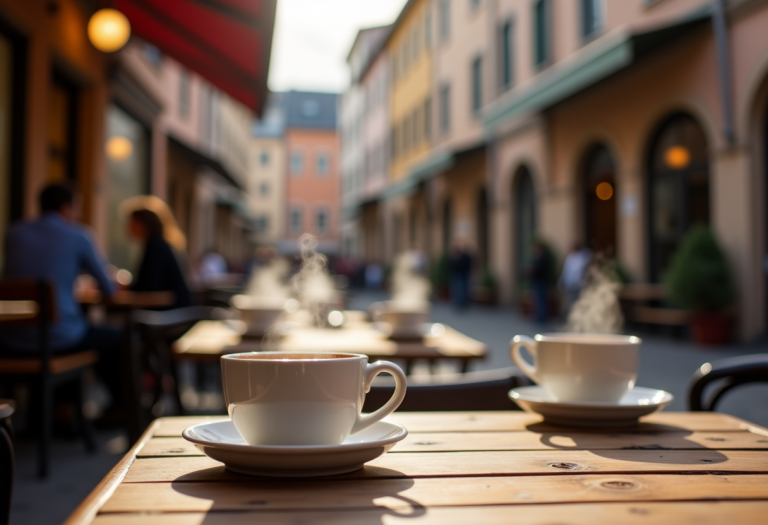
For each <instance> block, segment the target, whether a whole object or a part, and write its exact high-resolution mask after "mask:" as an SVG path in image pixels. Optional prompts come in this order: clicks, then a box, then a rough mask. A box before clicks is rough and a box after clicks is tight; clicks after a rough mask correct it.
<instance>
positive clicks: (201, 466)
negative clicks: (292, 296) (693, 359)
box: [68, 412, 768, 525]
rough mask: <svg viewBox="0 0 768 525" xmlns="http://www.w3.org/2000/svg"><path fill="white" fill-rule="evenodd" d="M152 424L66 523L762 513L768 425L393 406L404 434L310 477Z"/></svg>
mask: <svg viewBox="0 0 768 525" xmlns="http://www.w3.org/2000/svg"><path fill="white" fill-rule="evenodd" d="M211 419H220V418H200V417H194V418H164V419H160V420H157V421H155V423H154V424H153V425H152V426H151V427H150V428H149V429H148V430H147V432H146V433H145V434H144V436H143V438H142V439H141V440H140V441H139V442H138V443H137V444H136V446H135V447H134V448H133V449H132V450H131V451H130V452H129V453H128V455H126V457H125V458H124V459H123V460H122V461H121V462H120V464H118V466H117V467H115V469H114V470H113V471H112V472H111V473H110V474H109V475H108V476H107V477H106V478H105V480H104V481H103V482H102V484H101V485H99V487H97V489H96V490H95V491H94V492H93V493H92V494H91V495H90V496H89V497H88V499H86V501H85V502H83V504H82V505H81V506H80V508H78V510H77V511H76V512H75V513H74V514H73V515H72V516H71V518H70V520H69V521H68V523H70V524H76V523H77V524H80V523H96V524H98V525H117V524H120V525H129V524H136V525H144V524H146V523H148V522H151V523H160V524H174V525H180V524H206V525H209V524H219V523H222V524H223V523H227V524H250V523H286V524H287V523H324V524H325V523H327V524H338V523H342V524H359V523H363V524H380V523H411V522H418V523H429V524H431V523H434V524H446V523H461V524H465V523H478V524H480V523H482V524H487V523H491V524H494V523H498V524H508V523H516V524H521V523H522V524H527V523H563V524H565V523H568V524H594V523H610V524H616V523H622V524H623V523H629V524H634V523H637V524H641V523H642V524H651V523H653V524H656V523H675V524H682V523H690V524H696V525H703V524H708V523H713V524H714V523H717V524H722V523H739V524H752V523H754V524H758V523H759V524H764V523H765V522H766V516H768V431H766V430H765V429H763V428H760V427H756V426H753V425H750V424H748V423H746V422H744V421H741V420H738V419H735V418H732V417H729V416H725V415H721V414H715V413H704V412H701V413H690V414H685V413H660V414H656V415H653V416H649V417H647V418H644V420H643V421H644V422H643V423H642V424H641V425H639V426H637V427H634V428H630V429H623V430H606V431H588V430H574V429H563V428H557V427H552V426H549V425H545V424H542V423H541V422H540V418H539V417H538V416H534V415H530V414H525V413H519V412H475V413H467V412H447V413H446V412H443V413H417V412H411V413H396V414H394V415H393V416H391V419H392V420H393V421H397V422H398V423H401V424H402V425H404V426H405V427H406V428H408V430H409V435H408V437H407V438H406V439H405V440H404V441H402V442H401V443H399V444H397V445H396V446H395V448H394V449H392V451H391V452H390V453H389V454H386V455H384V456H382V457H380V458H378V459H376V460H374V461H372V462H371V463H369V464H367V465H366V466H365V467H364V468H363V469H361V470H359V471H357V472H352V473H350V474H345V475H341V476H333V477H329V478H315V479H303V480H275V479H266V478H253V477H248V476H244V475H241V474H236V473H233V472H229V471H227V470H226V469H225V468H224V467H223V466H222V464H221V463H218V462H216V461H214V460H212V459H210V458H208V457H206V456H204V455H202V454H201V453H200V452H198V451H197V449H196V448H194V446H192V445H191V444H190V443H187V442H186V441H185V440H183V439H182V438H181V437H180V436H181V431H182V430H183V429H184V428H186V427H187V426H189V425H192V424H196V423H199V422H202V421H205V420H211Z"/></svg>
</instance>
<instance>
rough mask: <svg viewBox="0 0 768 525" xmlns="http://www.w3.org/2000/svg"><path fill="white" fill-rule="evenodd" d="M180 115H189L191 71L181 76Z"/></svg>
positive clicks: (183, 71) (183, 70) (182, 73)
mask: <svg viewBox="0 0 768 525" xmlns="http://www.w3.org/2000/svg"><path fill="white" fill-rule="evenodd" d="M179 115H181V116H182V117H186V116H187V115H189V71H187V70H186V69H182V70H181V73H180V74H179Z"/></svg>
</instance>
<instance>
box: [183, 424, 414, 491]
mask: <svg viewBox="0 0 768 525" xmlns="http://www.w3.org/2000/svg"><path fill="white" fill-rule="evenodd" d="M407 435H408V431H407V430H406V429H405V428H404V427H401V426H400V425H396V424H395V423H390V422H387V421H379V422H377V423H374V424H373V425H371V426H370V427H368V428H366V429H364V430H361V431H360V432H357V433H356V434H352V435H351V436H349V437H348V438H347V439H345V440H344V442H343V443H342V444H341V445H316V446H254V445H249V444H248V443H246V442H245V440H244V439H243V438H242V437H241V436H240V434H239V433H238V432H237V430H236V429H235V426H234V425H233V424H232V421H231V420H226V421H214V422H209V423H201V424H199V425H194V426H191V427H189V428H188V429H186V430H185V431H184V432H183V433H182V436H183V437H184V439H186V440H187V441H191V442H192V443H194V444H195V446H196V447H197V448H198V449H199V450H200V451H201V452H202V453H203V454H205V455H206V456H208V457H210V458H212V459H215V460H216V461H221V462H222V463H224V464H225V465H226V466H227V468H228V469H229V470H233V471H235V472H239V473H241V474H250V475H252V476H272V477H280V478H296V477H314V476H331V475H334V474H344V473H346V472H352V471H355V470H358V469H360V468H362V467H363V464H364V463H366V462H368V461H371V460H373V459H376V458H377V457H379V456H381V455H382V454H384V453H385V452H388V451H389V449H391V448H392V447H394V446H395V444H396V443H397V442H398V441H400V440H402V439H403V438H405V436H407Z"/></svg>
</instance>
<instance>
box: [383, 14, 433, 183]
mask: <svg viewBox="0 0 768 525" xmlns="http://www.w3.org/2000/svg"><path fill="white" fill-rule="evenodd" d="M431 20H432V18H431V9H430V1H429V0H411V1H409V2H408V3H407V4H406V6H405V8H404V9H403V11H402V13H401V15H400V17H399V18H398V20H397V22H396V23H395V26H394V27H393V29H392V32H391V33H390V35H389V38H388V39H387V42H386V44H385V45H386V50H387V53H388V55H389V57H390V80H391V82H392V86H391V90H390V116H391V121H390V122H391V124H392V157H393V159H392V161H393V162H392V170H391V177H392V181H393V182H394V181H399V180H401V179H403V177H405V176H406V175H407V174H408V170H409V168H410V167H412V166H413V165H414V164H417V163H418V162H419V161H421V160H423V159H424V158H425V156H426V155H427V154H428V152H429V144H430V135H431V120H432V119H431V115H432V98H431V93H432V54H431V51H430V48H431V42H430V40H431V34H432V30H431V24H432V22H431Z"/></svg>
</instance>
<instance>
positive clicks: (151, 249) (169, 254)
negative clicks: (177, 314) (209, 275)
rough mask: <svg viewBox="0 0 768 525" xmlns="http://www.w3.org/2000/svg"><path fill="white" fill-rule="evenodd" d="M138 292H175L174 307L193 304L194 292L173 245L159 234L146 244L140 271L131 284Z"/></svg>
mask: <svg viewBox="0 0 768 525" xmlns="http://www.w3.org/2000/svg"><path fill="white" fill-rule="evenodd" d="M131 290H134V291H136V292H173V294H174V297H175V302H174V303H173V306H172V308H183V307H185V306H191V305H192V294H191V293H190V291H189V286H187V281H186V279H185V278H184V272H182V270H181V265H180V264H179V261H178V259H177V258H176V254H175V253H174V252H173V248H171V245H170V244H168V243H167V242H166V240H165V239H163V238H162V237H159V236H154V237H150V238H149V239H147V243H146V244H145V246H144V256H143V257H142V259H141V264H140V265H139V272H138V274H137V275H136V277H135V278H134V280H133V283H132V284H131Z"/></svg>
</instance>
